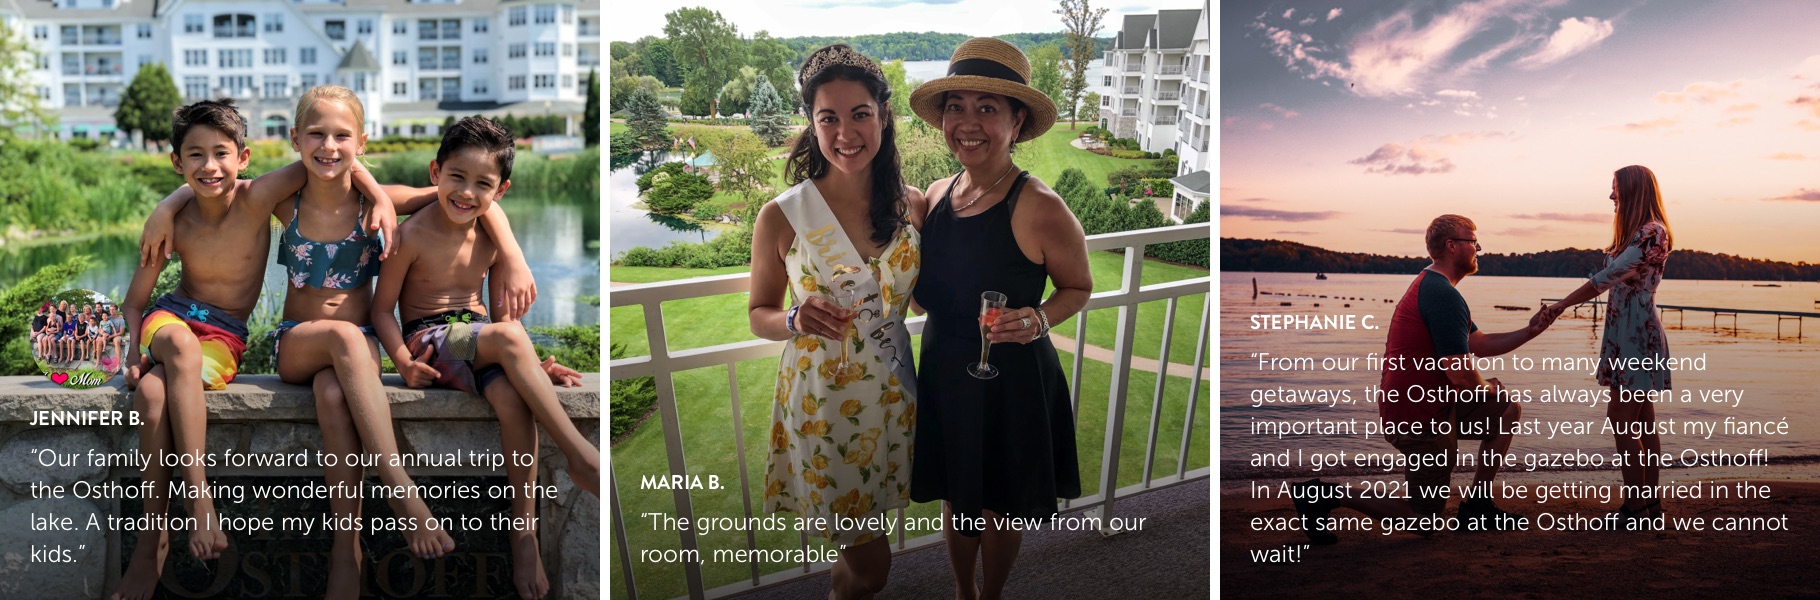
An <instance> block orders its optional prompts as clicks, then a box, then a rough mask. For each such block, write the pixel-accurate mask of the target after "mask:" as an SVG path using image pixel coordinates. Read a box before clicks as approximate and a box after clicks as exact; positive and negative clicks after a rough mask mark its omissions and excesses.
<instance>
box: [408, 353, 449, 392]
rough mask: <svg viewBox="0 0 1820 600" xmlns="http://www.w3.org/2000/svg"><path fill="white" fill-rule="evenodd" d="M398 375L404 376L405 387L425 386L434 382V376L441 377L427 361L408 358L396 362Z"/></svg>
mask: <svg viewBox="0 0 1820 600" xmlns="http://www.w3.org/2000/svg"><path fill="white" fill-rule="evenodd" d="M398 376H399V377H403V378H404V384H405V386H406V387H411V388H426V387H430V384H432V383H436V378H438V377H441V376H442V373H441V372H439V371H437V370H436V368H435V367H432V366H430V365H429V364H428V363H422V362H418V361H415V360H408V361H404V362H401V363H398Z"/></svg>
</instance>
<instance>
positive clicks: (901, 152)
mask: <svg viewBox="0 0 1820 600" xmlns="http://www.w3.org/2000/svg"><path fill="white" fill-rule="evenodd" d="M897 132H898V136H897V152H898V160H899V161H901V164H902V165H903V173H904V184H905V185H909V186H911V187H915V188H917V189H928V188H929V184H931V183H935V182H936V180H939V179H942V178H944V177H948V176H950V175H954V174H955V173H959V172H961V163H960V161H959V160H956V159H955V158H954V153H953V152H949V151H948V144H947V142H944V141H942V133H941V132H940V131H936V130H935V129H934V128H932V127H929V126H928V125H925V124H923V122H922V120H921V119H913V120H911V124H910V126H909V127H899V128H898V129H897Z"/></svg>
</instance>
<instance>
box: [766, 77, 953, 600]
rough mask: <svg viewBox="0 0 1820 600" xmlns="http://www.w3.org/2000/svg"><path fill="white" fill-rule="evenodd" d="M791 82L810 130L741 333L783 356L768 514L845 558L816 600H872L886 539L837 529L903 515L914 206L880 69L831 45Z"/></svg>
mask: <svg viewBox="0 0 1820 600" xmlns="http://www.w3.org/2000/svg"><path fill="white" fill-rule="evenodd" d="M797 79H798V81H797V82H798V84H799V86H800V87H801V89H802V95H803V96H802V98H803V107H804V112H806V113H807V114H808V117H809V123H810V125H809V127H808V128H807V129H805V130H804V131H803V133H802V135H801V137H799V138H798V140H797V143H796V146H795V148H793V149H792V150H791V152H790V157H789V160H788V162H787V163H786V166H785V171H786V172H787V173H789V175H790V178H791V179H792V180H793V181H797V182H799V183H797V184H796V185H795V186H794V187H791V188H790V189H789V190H788V191H785V192H784V193H783V194H782V195H780V196H778V197H777V199H776V200H773V201H772V202H770V203H767V204H766V205H765V206H764V208H763V209H761V210H760V211H759V214H758V220H757V222H756V223H755V225H754V227H755V229H754V231H753V235H752V276H751V277H752V290H751V291H752V293H751V300H750V304H749V306H748V309H749V312H748V314H747V319H748V320H749V321H750V323H751V326H752V332H753V333H754V334H756V335H758V336H759V337H763V338H766V339H771V340H788V341H789V342H790V343H789V344H788V345H786V346H785V347H784V353H783V357H782V358H781V359H780V360H779V361H778V371H777V384H776V390H775V399H776V401H775V402H774V403H773V407H772V422H771V433H770V435H769V436H768V437H769V448H770V455H769V456H770V459H769V461H768V465H767V467H766V469H765V490H764V491H765V494H764V498H765V509H766V510H767V511H769V512H777V511H790V512H794V513H796V514H797V516H799V517H802V518H822V519H825V520H826V522H827V523H828V524H829V526H828V528H827V529H825V530H823V531H821V532H818V533H819V534H820V535H823V536H825V537H827V538H828V539H829V540H830V541H831V542H833V543H835V544H838V545H840V546H841V548H842V550H841V558H840V560H839V562H837V563H835V565H834V568H833V569H832V573H831V574H832V579H833V586H832V587H833V591H832V592H831V593H830V594H829V597H831V598H836V599H841V600H845V599H848V598H871V597H872V596H873V595H874V594H876V593H878V592H879V591H880V590H882V589H884V587H885V579H886V576H887V575H889V573H890V570H891V549H890V546H889V545H888V542H887V531H885V529H884V528H871V529H848V528H842V527H839V526H837V525H836V523H837V518H840V517H844V518H847V519H855V520H858V521H859V522H864V521H865V520H866V518H868V517H873V516H882V515H884V514H885V513H886V511H888V510H890V509H894V508H899V507H903V506H905V505H907V504H909V501H910V453H911V435H912V434H911V432H912V430H913V428H914V426H915V423H916V372H915V366H914V365H913V364H912V360H911V353H910V336H909V333H908V332H907V331H906V330H905V328H904V324H903V320H904V313H905V309H906V308H908V307H909V305H910V290H911V288H912V287H914V286H915V285H916V277H917V272H918V270H919V268H920V266H921V259H920V250H919V241H918V236H917V227H918V226H920V224H921V217H922V214H923V202H922V195H921V194H920V193H918V192H917V190H916V189H915V188H911V187H907V186H905V185H904V183H903V177H902V175H901V174H900V171H899V168H898V159H897V144H896V135H897V128H896V125H895V121H896V116H895V115H892V114H891V90H890V89H889V88H888V87H887V86H886V84H885V76H884V72H883V71H881V70H880V69H879V66H878V64H877V63H875V62H873V61H872V59H869V58H866V57H865V56H863V55H861V54H859V53H858V52H856V51H854V50H853V49H852V48H850V47H848V46H846V45H844V44H836V45H833V46H828V47H826V48H822V49H820V50H817V51H815V53H814V54H811V55H810V56H809V58H808V60H806V61H804V63H803V67H802V70H801V72H800V73H799V74H798V76H797ZM785 290H789V292H790V294H789V298H788V299H786V298H785V295H784V292H785ZM786 300H788V302H787V303H786ZM848 522H852V521H848Z"/></svg>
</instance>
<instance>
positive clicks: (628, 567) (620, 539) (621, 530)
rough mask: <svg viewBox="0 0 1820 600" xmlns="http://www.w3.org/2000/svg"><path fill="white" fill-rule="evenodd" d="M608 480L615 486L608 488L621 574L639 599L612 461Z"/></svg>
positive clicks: (608, 465)
mask: <svg viewBox="0 0 1820 600" xmlns="http://www.w3.org/2000/svg"><path fill="white" fill-rule="evenodd" d="M607 482H608V483H609V484H611V485H612V486H613V487H612V488H611V489H609V490H607V501H608V502H610V503H612V505H613V543H615V544H618V545H619V571H620V575H621V576H623V577H625V578H626V579H625V582H626V594H627V595H629V596H630V597H631V598H632V600H638V580H637V579H635V578H633V577H632V546H631V544H629V543H627V542H626V518H625V514H626V509H625V508H624V507H621V506H620V505H619V475H618V474H616V473H615V472H614V471H613V463H611V462H608V463H607Z"/></svg>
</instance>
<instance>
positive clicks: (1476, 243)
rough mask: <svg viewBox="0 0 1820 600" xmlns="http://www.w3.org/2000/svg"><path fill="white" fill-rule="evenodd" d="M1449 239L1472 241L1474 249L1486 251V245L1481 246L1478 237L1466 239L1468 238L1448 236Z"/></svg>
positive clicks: (1451, 240)
mask: <svg viewBox="0 0 1820 600" xmlns="http://www.w3.org/2000/svg"><path fill="white" fill-rule="evenodd" d="M1447 241H1450V242H1472V249H1473V250H1477V251H1480V252H1484V251H1485V247H1484V246H1480V245H1479V240H1477V239H1470V240H1469V239H1466V238H1447Z"/></svg>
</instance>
